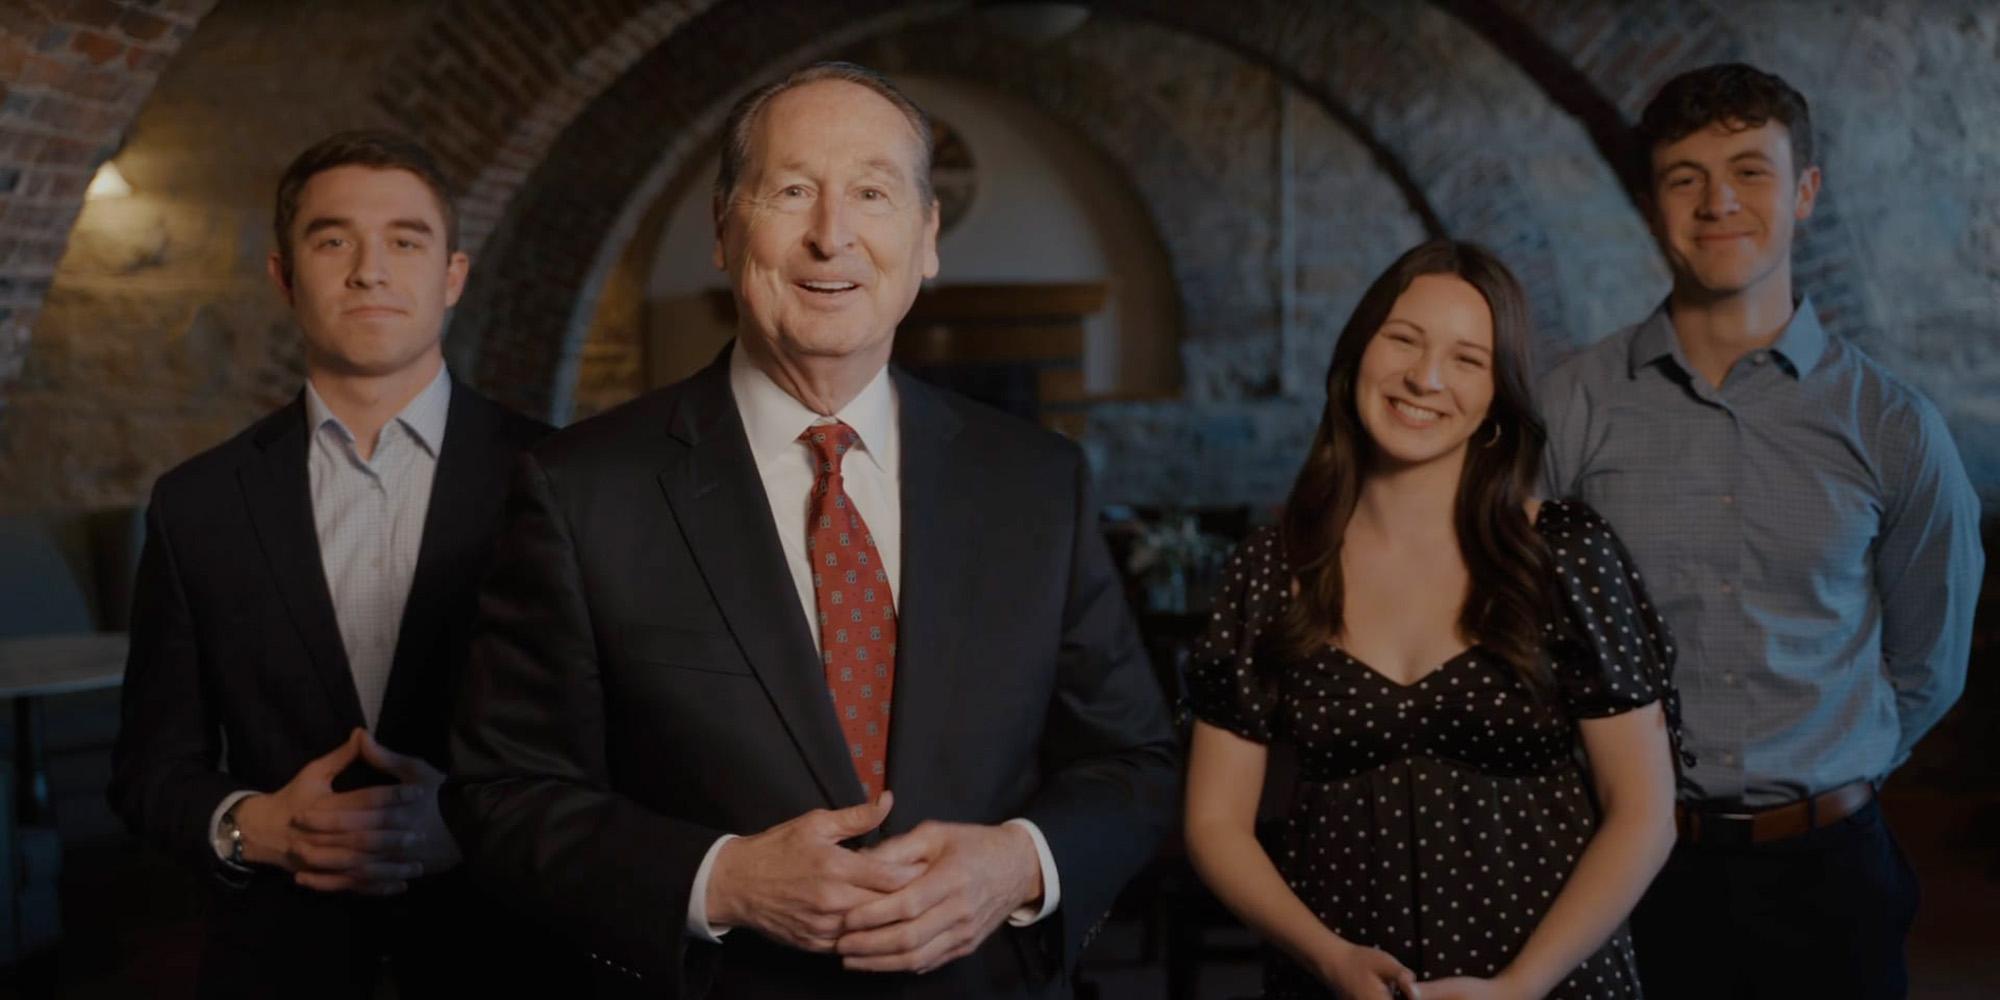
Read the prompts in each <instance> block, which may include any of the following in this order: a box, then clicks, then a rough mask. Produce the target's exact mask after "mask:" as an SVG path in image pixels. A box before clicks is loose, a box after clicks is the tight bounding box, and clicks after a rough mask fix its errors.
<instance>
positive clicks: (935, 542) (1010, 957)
mask: <svg viewBox="0 0 2000 1000" xmlns="http://www.w3.org/2000/svg"><path fill="white" fill-rule="evenodd" d="M894 378H895V386H896V390H897V392H898V395H899V400H900V411H899V414H900V415H899V420H900V426H901V429H902V459H901V461H902V469H901V476H902V492H903V526H902V550H903V572H902V577H901V581H900V583H901V589H900V592H899V593H897V594H896V599H897V603H898V612H899V613H898V633H897V638H898V652H897V664H896V683H895V693H894V695H893V698H894V705H893V707H894V711H893V712H892V713H891V719H892V720H893V721H892V723H891V730H890V741H889V788H890V789H891V790H892V791H894V792H895V794H896V806H895V809H894V811H893V812H892V813H891V814H890V816H889V819H888V821H887V823H886V825H885V828H884V834H886V835H893V834H896V833H900V832H903V831H906V830H908V829H910V828H911V827H913V826H915V825H916V824H917V823H919V822H921V821H923V820H926V819H937V820H948V821H959V822H970V823H988V824H990V823H999V822H1003V821H1005V820H1007V819H1009V818H1011V817H1016V816H1022V817H1026V818H1028V819H1030V820H1032V821H1034V822H1035V823H1036V824H1037V825H1038V826H1039V827H1040V828H1041V830H1042V832H1043V834H1044V835H1045V836H1046V837H1047V839H1048V842H1049V847H1050V849H1051V851H1052V853H1053V854H1054V856H1055V863H1056V869H1057V873H1058V875H1059V877H1060V879H1061V890H1062V898H1061V905H1060V907H1059V908H1058V909H1057V910H1056V911H1055V912H1054V913H1053V914H1051V915H1050V917H1049V918H1048V919H1047V920H1045V921H1043V922H1042V923H1040V924H1036V925H1034V926H1031V927H1028V928H1023V929H1016V928H1012V927H1008V926H1004V925H1003V926H1002V928H1001V929H1000V930H999V931H998V932H997V933H995V934H994V935H993V937H992V938H990V939H989V940H988V941H987V942H986V943H985V944H984V945H983V946H982V947H981V948H980V949H979V950H978V951H977V952H976V953H974V954H973V955H970V956H967V957H966V958H964V959H960V960H959V961H957V962H955V963H952V964H951V965H948V966H946V967H945V968H943V969H941V970H939V971H937V972H933V973H931V974H930V975H928V976H924V977H913V976H880V975H872V974H861V973H844V972H842V971H841V969H840V967H839V963H838V961H837V960H835V959H832V958H829V957H825V956H813V955H807V954H805V953H802V952H797V951H793V950H790V949H787V948H783V947H781V946H778V945H776V944H774V943H772V942H770V941H768V940H766V939H764V938H761V937H759V936H758V935H756V934H754V933H752V932H750V931H748V930H745V929H738V930H736V931H734V932H732V933H731V934H730V935H729V936H728V937H727V938H725V939H724V943H723V944H721V945H719V946H718V945H711V944H707V943H704V942H699V941H696V940H694V939H691V938H689V937H687V936H686V934H685V930H684V929H685V927H686V920H687V905H688V897H689V891H690V888H691V886H692V884H693V880H694V875H695V870H696V868H697V867H698V865H699V863H700V861H701V859H702V856H703V855H704V854H705V853H706V852H707V851H708V849H709V846H710V845H711V844H712V843H713V842H714V841H715V839H716V837H717V836H719V835H720V834H722V833H725V832H729V833H738V834H749V833H755V832H758V831H761V830H764V829H767V828H769V827H771V826H773V825H776V824H778V823H781V822H783V821H785V820H788V819H792V818H794V817H796V816H798V815H800V814H802V813H805V812H808V811H810V810H813V809H819V808H843V807H847V806H852V805H858V804H860V803H861V802H862V792H861V786H860V782H859V780H858V779H857V778H856V777H855V775H854V770H853V767H852V765H851V764H850V763H849V761H848V757H847V755H846V753H845V752H844V744H843V742H842V739H841V736H840V730H839V726H838V723H837V722H836V720H835V719H834V714H833V710H832V707H831V705H830V703H829V700H828V698H827V691H826V681H825V678H824V675H823V674H822V673H821V666H820V657H819V651H818V649H817V648H816V647H815V646H814V644H813V640H812V634H811V631H810V629H809V626H808V624H807V622H806V620H805V617H804V614H803V612H802V609H801V607H800V602H799V597H798V592H797V590H796V589H795V587H794V584H793V582H792V576H791V574H790V573H789V572H788V570H787V568H786V566H785V563H784V556H783V554H782V551H781V548H780V543H779V538H778V535H777V532H776V530H775V529H774V527H773V525H772V520H771V514H770V507H769V506H768V504H767V502H766V500H765V495H764V490H763V485H762V481H761V480H760V479H759V478H758V475H757V471H756V468H755V467H754V465H753V462H752V459H751V455H750V449H749V444H748V441H747V440H746V438H745V436H744V431H743V425H742V421H741V418H740V416H739V414H738V411H737V409H736V404H735V402H734V399H733V398H732V395H731V393H730V389H729V380H728V371H727V352H725V354H724V357H723V358H722V359H719V360H718V361H717V362H715V363H714V364H712V365H711V366H709V367H708V368H707V369H706V370H704V371H702V372H701V373H700V374H698V375H696V376H694V377H693V378H691V379H689V380H687V381H685V382H682V383H679V384H677V385H674V386H671V387H668V388H666V389H662V390H659V391H657V392H654V393H651V394H649V395H646V396H644V397H641V398H640V399H638V400H635V401H634V402H632V403H630V404H628V405H626V406H624V407H621V408H619V409H617V410H614V411H611V412H609V413H606V414H604V415H602V416H599V417H597V418H595V419H592V420H588V421H585V422H583V423H581V424H578V425H576V426H574V427H572V428H570V429H568V430H565V431H563V432H561V433H559V434H557V435H556V436H554V437H552V438H550V439H549V440H548V441H546V442H544V443H543V444H542V445H541V446H540V447H538V448H536V449H534V450H533V451H532V452H531V454H530V455H529V457H528V458H527V459H525V460H524V461H523V462H522V473H521V476H520V478H519V481H518V483H517V485H516V487H515V491H514V494H513V497H512V499H511V500H510V501H509V511H508V521H509V526H508V528H507V529H506V533H505V534H504V535H503V536H502V539H501V542H500V545H499V551H498V554H497V555H496V557H495V564H494V570H493V574H492V575H491V576H490V577H489V578H488V580H487V585H486V589H485V591H484V593H483V594H482V596H481V614H482V626H481V634H480V635H479V636H478V637H477V638H476V639H475V640H474V643H473V658H472V663H471V666H470V669H469V673H468V676H467V683H466V687H465V690H464V697H465V701H464V703H463V704H462V706H461V709H460V714H459V720H458V725H457V728H456V730H455V734H454V735H455V740H454V744H453V746H454V751H453V753H454V760H455V761H456V763H457V765H458V770H457V772H456V773H455V774H454V776H453V779H452V782H451V783H450V784H448V785H447V788H446V795H445V805H446V812H445V815H446V819H447V821H448V822H450V823H452V824H453V828H454V830H455V831H457V832H458V834H459V837H460V842H461V843H462V844H464V845H466V851H467V858H468V864H469V865H470V867H471V869H472V871H473V872H474V874H475V875H476V876H477V877H479V878H481V879H482V880H486V882H487V884H488V885H489V886H490V887H492V888H494V889H495V891H498V892H500V893H502V894H503V895H504V896H507V897H509V898H511V899H513V900H516V901H519V902H523V903H526V904H529V905H531V906H532V907H534V908H536V909H539V910H541V911H542V912H543V913H544V914H545V915H546V917H547V918H548V919H549V921H550V923H551V925H552V926H554V927H558V928H562V929H564V930H566V931H567V932H569V933H571V934H573V935H574V936H575V937H576V938H577V939H578V940H579V941H580V942H582V943H583V944H585V946H586V947H588V949H589V950H590V951H592V952H594V953H595V954H596V955H597V956H598V958H599V960H600V961H602V962H604V963H606V964H607V965H608V966H610V967H614V968H617V969H619V970H621V971H622V972H623V973H624V974H625V975H626V976H628V977H630V978H629V979H627V980H626V984H627V985H631V986H633V987H635V989H634V992H643V993H647V994H651V995H666V996H700V995H704V994H706V995H708V996H715V997H736V996H756V997H791V996H797V997H825V996H886V995H894V996H909V997H933V996H935V997H954V998H963V997H975V996H1042V995H1062V994H1064V993H1066V992H1067V972H1068V970H1069V968H1070V967H1071V965H1072V963H1073V962H1074V960H1075V958H1076V955H1077V953H1078V952H1079V951H1080V950H1081V948H1082V946H1083V943H1084V940H1085V936H1086V934H1087V932H1089V931H1090V930H1091V929H1092V928H1093V926H1094V925H1095V923H1096V922H1097V921H1098V920H1099V919H1101V915H1102V914H1103V913H1104V912H1105V911H1106V910H1107V908H1108V907H1109V906H1110V903H1111V901H1112V897H1113V896H1114V895H1115V894H1116V893H1117V892H1118V890H1119V888H1120V887H1121V886H1122V885H1123V884H1124V883H1125V881H1126V880H1127V879H1129V878H1130V877H1131V876H1132V874H1133V873H1134V872H1136V871H1137V870H1138V868H1139V867H1140V866H1141V865H1142V864H1143V863H1144V862H1145V861H1146V860H1147V858H1148V857H1149V855H1150V854H1151V852H1152V850H1153V848H1154V846H1155V844H1156V843H1157V842H1158V838H1159V837H1160V836H1161V834H1162V833H1163V832H1164V830H1165V828H1166V826H1167V824H1168V823H1169V822H1170V821H1171V818H1172V814H1173V807H1174V803H1173V798H1174V793H1175V788H1176V755H1175V751H1174V744H1173V738H1172V734H1171V731H1170V729H1169V726H1168V722H1167V717H1166V712H1165V706H1164V700H1163V698H1162V697H1161V694H1160V691H1159V687H1158V683H1157V682H1156V681H1155V679H1154V677H1153V674H1152V672H1151V671H1150V669H1149V668H1148V666H1147V663H1146V660H1145V654H1144V652H1143V651H1142V649H1141V646H1140V643H1139V639H1138V635H1137V632H1136V630H1135V628H1134V626H1133V623H1132V619H1131V615H1130V613H1129V612H1128V611H1127V609H1126V607H1125V604H1124V598H1123V595H1122V593H1121V591H1120V588H1119V583H1118V578H1117V577H1116V575H1115V574H1114V572H1113V570H1112V566H1111V563H1110V560H1109V556H1108V555H1107V553H1106V551H1105V548H1104V544H1103V541H1102V539H1101V537H1100V535H1099V533H1098V529H1097V521H1096V511H1095V510H1094V509H1093V507H1092V504H1091V503H1090V500H1089V497H1088V494H1087V491H1086V479H1087V471H1086V467H1085V463H1084V459H1083V456H1082V454H1081V452H1080V451H1079V450H1078V449H1077V448H1076V447H1075V446H1074V445H1072V444H1070V443H1069V442H1067V441H1065V440H1063V439H1062V438H1060V437H1058V436H1056V435H1054V434H1051V433H1049V432H1047V431H1044V430H1041V429H1039V428H1036V427H1034V426H1032V425H1029V424H1027V423H1024V422H1021V421H1019V420H1017V419H1015V418H1012V417H1008V416H1004V415H1002V414H1000V413H997V412H995V411H993V410H990V409H987V408H985V407H983V406H980V405H978V404H975V403H972V402H970V401H968V400H965V399H963V398H960V397H957V396H954V395H951V394H949V393H946V392H943V391H941V390H938V389H935V388H932V387H930V386H927V385H925V384H923V383H921V382H918V381H916V380H914V379H912V378H910V377H908V376H906V375H905V374H903V373H901V372H895V373H894ZM800 517H801V526H800V530H803V527H804V526H803V518H804V512H803V510H801V512H800Z"/></svg>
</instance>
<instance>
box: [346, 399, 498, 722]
mask: <svg viewBox="0 0 2000 1000" xmlns="http://www.w3.org/2000/svg"><path fill="white" fill-rule="evenodd" d="M482 403H483V401H482V400H481V399H479V397H477V396H475V395H474V394H473V392H472V390H471V389H470V388H468V387H467V386H465V385H463V384H460V383H456V382H455V383H453V385H452V389H451V404H450V408H449V409H448V410H447V411H446V416H445V432H444V438H443V441H442V442H441V443H440V446H439V450H438V458H437V471H436V472H435V474H434V475H433V476H432V477H431V498H430V505H429V508H428V509H427V510H426V512H425V514H424V534H423V540H422V542H421V543H419V547H418V549H417V566H416V570H415V571H414V573H413V574H412V575H411V578H410V595H409V597H408V598H407V599H406V600H405V601H404V602H403V617H402V625H401V627H400V628H399V630H398V631H397V633H396V658H395V661H394V665H393V666H392V667H391V668H390V672H389V686H388V689H387V690H386V691H384V692H383V696H382V712H381V715H380V716H379V724H378V726H377V729H378V730H380V731H381V732H380V735H381V738H382V739H384V740H396V741H399V742H397V744H396V745H399V746H400V745H405V744H406V743H407V740H403V739H402V737H401V736H400V734H399V732H398V731H399V730H401V729H404V728H407V727H408V726H409V725H412V724H414V725H419V726H421V725H426V723H427V720H424V719H421V718H415V719H408V720H406V719H405V718H404V716H405V715H408V714H411V712H412V711H419V712H420V710H421V709H422V707H423V706H422V704H421V701H422V699H421V698H420V697H419V696H420V695H421V694H422V693H424V691H425V690H426V689H427V687H438V686H441V685H442V684H444V683H445V682H446V679H445V678H442V677H440V676H439V674H441V673H442V672H444V671H446V670H447V668H448V667H449V666H450V665H451V659H452V658H451V657H449V656H447V655H445V653H444V651H445V650H446V649H448V648H452V647H449V646H445V645H441V644H440V640H441V639H442V638H443V637H442V635H441V633H442V632H443V630H444V628H445V625H446V624H447V622H448V621H449V620H451V618H452V616H451V615H449V614H448V613H447V612H448V611H449V610H450V609H449V608H447V607H446V603H447V600H448V599H449V598H450V597H451V595H452V594H453V592H454V591H455V590H456V589H457V586H458V584H460V583H461V582H462V581H460V580H459V579H458V577H459V576H461V575H462V574H464V573H466V572H468V571H469V570H470V569H471V567H468V566H467V565H465V563H464V556H465V555H466V554H468V553H477V552H479V551H480V541H481V538H482V533H483V532H484V531H486V530H488V529H489V528H490V527H491V524H490V520H491V519H490V518H484V517H479V516H476V513H475V512H477V511H480V510H482V509H483V508H487V507H492V506H495V503H494V499H495V498H496V497H500V496H502V495H504V492H505V490H506V489H507V482H506V470H507V468H508V462H507V458H508V456H507V455H506V454H505V448H504V447H503V446H502V443H501V441H500V440H499V436H498V433H497V428H496V426H495V420H494V419H493V414H492V413H491V412H490V411H489V410H488V409H487V408H486V407H485V406H483V405H482ZM426 682H429V683H428V684H427V683H426ZM413 699H416V700H415V701H413Z"/></svg>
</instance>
